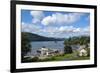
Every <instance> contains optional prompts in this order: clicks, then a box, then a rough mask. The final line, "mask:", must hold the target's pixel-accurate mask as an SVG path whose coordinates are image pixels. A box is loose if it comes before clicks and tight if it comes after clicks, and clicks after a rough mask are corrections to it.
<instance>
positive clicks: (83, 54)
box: [78, 46, 88, 56]
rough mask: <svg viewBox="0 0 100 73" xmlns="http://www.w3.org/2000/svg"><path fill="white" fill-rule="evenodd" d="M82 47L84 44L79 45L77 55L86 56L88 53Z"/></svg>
mask: <svg viewBox="0 0 100 73" xmlns="http://www.w3.org/2000/svg"><path fill="white" fill-rule="evenodd" d="M84 48H85V46H80V48H79V50H78V51H79V56H87V55H88V53H87V51H86V50H85V49H84Z"/></svg>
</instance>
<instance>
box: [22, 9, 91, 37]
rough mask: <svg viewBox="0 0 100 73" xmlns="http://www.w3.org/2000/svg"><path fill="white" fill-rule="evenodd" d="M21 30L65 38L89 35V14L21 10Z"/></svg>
mask: <svg viewBox="0 0 100 73" xmlns="http://www.w3.org/2000/svg"><path fill="white" fill-rule="evenodd" d="M21 25H22V31H23V32H31V33H35V34H39V35H42V36H47V37H57V38H67V37H73V36H82V35H90V30H89V27H90V14H89V13H82V12H81V13H78V12H54V11H34V10H21Z"/></svg>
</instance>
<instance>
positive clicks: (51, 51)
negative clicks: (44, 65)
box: [37, 47, 59, 57]
mask: <svg viewBox="0 0 100 73" xmlns="http://www.w3.org/2000/svg"><path fill="white" fill-rule="evenodd" d="M57 53H59V51H58V50H54V49H48V48H45V47H42V48H41V49H39V50H37V54H38V55H39V56H42V57H46V56H53V55H55V54H57Z"/></svg>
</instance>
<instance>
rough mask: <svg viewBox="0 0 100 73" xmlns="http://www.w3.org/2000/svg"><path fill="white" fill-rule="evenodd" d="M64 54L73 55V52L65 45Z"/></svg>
mask: <svg viewBox="0 0 100 73" xmlns="http://www.w3.org/2000/svg"><path fill="white" fill-rule="evenodd" d="M64 53H65V54H70V53H73V50H72V48H71V46H68V45H65V47H64Z"/></svg>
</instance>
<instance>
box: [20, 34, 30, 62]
mask: <svg viewBox="0 0 100 73" xmlns="http://www.w3.org/2000/svg"><path fill="white" fill-rule="evenodd" d="M30 48H31V45H30V41H29V40H28V38H27V37H26V36H25V35H24V34H22V35H21V57H22V61H23V59H24V56H25V55H26V54H27V53H28V52H29V51H30V50H31V49H30Z"/></svg>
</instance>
